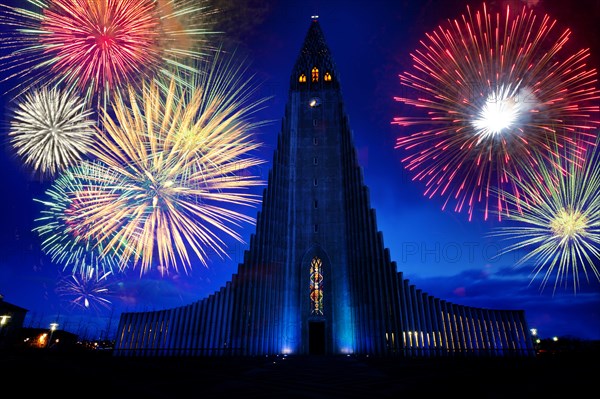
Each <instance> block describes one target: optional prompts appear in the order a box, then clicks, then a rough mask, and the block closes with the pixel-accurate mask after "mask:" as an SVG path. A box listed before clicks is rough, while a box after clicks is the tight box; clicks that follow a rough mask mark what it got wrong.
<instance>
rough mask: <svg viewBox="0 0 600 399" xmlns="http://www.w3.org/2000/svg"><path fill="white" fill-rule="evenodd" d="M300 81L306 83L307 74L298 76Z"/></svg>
mask: <svg viewBox="0 0 600 399" xmlns="http://www.w3.org/2000/svg"><path fill="white" fill-rule="evenodd" d="M298 82H300V83H306V75H305V74H301V75H300V77H298Z"/></svg>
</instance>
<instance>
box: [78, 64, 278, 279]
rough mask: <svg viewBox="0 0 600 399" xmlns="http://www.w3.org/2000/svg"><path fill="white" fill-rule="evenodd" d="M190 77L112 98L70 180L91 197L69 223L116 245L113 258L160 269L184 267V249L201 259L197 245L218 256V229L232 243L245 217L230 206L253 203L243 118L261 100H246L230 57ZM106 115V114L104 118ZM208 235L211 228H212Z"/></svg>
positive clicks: (245, 85)
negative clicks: (86, 157)
mask: <svg viewBox="0 0 600 399" xmlns="http://www.w3.org/2000/svg"><path fill="white" fill-rule="evenodd" d="M199 70H200V71H201V73H200V74H197V75H186V76H187V84H186V85H182V84H181V81H182V79H184V78H183V77H182V78H171V79H170V80H168V81H166V82H165V83H164V84H159V83H158V82H156V81H151V82H149V83H147V84H145V85H144V86H143V87H142V91H141V93H142V94H141V95H140V94H138V93H137V92H135V91H134V90H133V88H130V91H129V97H128V98H127V99H125V98H123V97H121V96H119V97H118V98H117V99H116V100H115V101H114V102H113V104H112V110H111V114H109V113H108V112H106V113H105V114H104V116H103V121H102V123H103V126H104V131H103V132H100V131H99V132H98V141H99V145H98V146H96V147H95V148H94V150H93V154H94V155H95V156H96V159H97V161H98V162H97V163H88V164H87V167H86V169H85V170H82V171H83V172H84V174H83V175H82V176H79V177H80V178H82V179H84V180H86V181H89V182H90V186H91V187H93V188H94V195H93V196H88V197H86V199H85V200H83V201H82V204H81V206H80V207H79V208H78V212H77V213H76V214H73V215H71V217H70V220H72V221H73V223H74V224H76V225H77V226H79V228H81V229H82V230H83V231H85V234H86V237H90V238H92V239H93V240H94V241H96V242H100V243H103V245H104V250H103V252H107V251H110V250H112V249H113V248H114V247H115V246H119V245H121V243H125V249H124V251H123V253H122V254H121V255H120V258H121V259H122V261H123V262H130V264H131V265H132V266H133V267H136V266H140V274H143V273H145V272H146V271H148V270H149V269H150V268H152V267H157V268H160V270H161V272H166V271H168V270H169V269H171V268H174V269H175V270H176V271H178V266H179V265H182V266H183V267H184V269H185V271H186V272H187V270H188V268H189V267H190V266H191V261H190V257H189V255H188V252H191V251H193V252H194V253H195V254H196V255H197V257H198V259H200V261H201V262H202V263H203V264H204V265H206V262H207V258H208V253H207V249H209V250H211V252H213V251H214V253H216V254H219V255H222V254H224V249H223V247H224V244H223V241H222V240H221V239H220V238H219V234H218V233H225V234H227V235H228V236H231V237H234V238H235V239H237V240H239V241H242V239H241V237H240V235H239V234H238V233H237V232H236V230H235V228H236V227H238V226H239V225H240V223H242V222H247V223H253V219H252V218H250V217H248V216H246V215H244V214H243V213H242V212H241V211H238V210H236V209H233V208H235V207H237V206H242V207H247V206H251V205H253V204H256V203H258V202H259V198H258V196H257V195H255V194H252V193H249V192H248V190H249V189H250V188H252V187H253V186H257V185H261V184H263V182H262V181H260V180H259V179H258V177H257V176H254V175H253V174H252V168H254V167H255V166H257V165H259V164H262V163H263V162H264V161H262V160H259V159H257V158H255V157H252V156H250V155H249V154H250V153H251V152H252V151H253V150H255V149H257V148H258V147H259V146H260V144H259V143H257V142H255V141H254V140H253V139H252V136H251V133H252V131H253V130H254V129H256V128H257V127H258V126H260V125H261V124H263V123H264V122H254V121H252V120H251V116H252V114H253V113H254V112H255V111H257V110H258V109H259V107H260V105H261V104H262V103H263V102H264V101H265V100H266V99H259V100H257V101H252V100H251V96H252V95H253V94H254V92H255V90H256V87H254V86H252V85H251V84H250V82H251V80H250V79H246V77H245V76H244V69H243V68H241V67H240V65H239V64H235V63H233V62H232V61H231V59H230V60H229V61H227V60H225V61H221V60H220V58H219V57H215V59H214V61H210V62H208V61H206V62H204V63H203V64H202V65H201V66H200V68H199ZM113 113H114V117H113V116H111V115H112V114H113ZM215 231H216V232H215Z"/></svg>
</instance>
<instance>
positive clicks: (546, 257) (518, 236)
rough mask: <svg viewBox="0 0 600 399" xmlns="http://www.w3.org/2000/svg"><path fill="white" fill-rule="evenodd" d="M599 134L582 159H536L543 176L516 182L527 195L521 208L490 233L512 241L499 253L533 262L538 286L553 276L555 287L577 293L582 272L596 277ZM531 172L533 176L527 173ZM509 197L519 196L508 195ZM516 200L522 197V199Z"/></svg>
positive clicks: (599, 218) (599, 244)
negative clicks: (518, 253)
mask: <svg viewBox="0 0 600 399" xmlns="http://www.w3.org/2000/svg"><path fill="white" fill-rule="evenodd" d="M598 145H600V139H599V140H598V143H597V146H596V147H592V148H591V149H590V150H589V151H588V152H587V153H584V154H582V159H578V160H573V161H569V160H565V158H564V157H561V156H556V157H555V158H554V162H553V163H549V162H542V160H540V168H539V169H540V172H541V176H542V179H540V180H533V179H527V180H523V181H518V182H517V184H518V185H519V188H520V191H521V192H522V193H523V195H524V197H525V198H527V203H524V204H523V207H522V212H520V213H514V214H511V215H510V216H509V217H508V218H507V219H506V220H505V221H504V222H505V223H507V224H508V226H501V227H499V228H497V229H495V230H494V232H493V234H492V236H493V237H497V238H504V239H505V240H508V241H509V242H510V243H511V244H510V245H508V246H507V247H506V248H505V249H503V250H502V251H501V252H500V253H499V256H501V255H504V254H507V253H511V252H513V251H526V254H525V255H524V256H523V257H522V258H521V259H519V261H518V262H517V263H516V266H524V265H526V264H532V265H533V278H532V282H533V281H534V280H535V279H536V278H538V277H541V288H542V289H544V287H545V286H546V285H547V283H548V281H549V280H550V278H552V277H554V278H555V283H554V291H556V289H557V288H558V287H560V286H563V287H565V288H568V287H570V288H572V289H573V291H574V292H577V291H578V290H579V288H580V281H581V278H582V276H583V278H584V279H585V280H587V281H588V282H590V277H595V279H596V280H598V282H600V269H599V267H598V265H600V148H598ZM530 177H532V176H530ZM507 199H508V201H510V202H512V203H514V202H516V201H518V200H519V199H517V198H516V197H515V196H514V195H507ZM521 202H523V201H522V200H521Z"/></svg>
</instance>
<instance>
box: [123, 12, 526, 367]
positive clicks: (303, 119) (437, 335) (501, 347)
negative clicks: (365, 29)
mask: <svg viewBox="0 0 600 399" xmlns="http://www.w3.org/2000/svg"><path fill="white" fill-rule="evenodd" d="M406 227H407V228H410V226H406ZM113 353H114V354H115V355H116V356H169V355H184V356H199V355H209V356H218V355H226V354H239V355H248V356H256V355H270V354H282V353H284V354H285V353H289V354H349V353H354V354H361V355H368V354H371V355H378V356H387V355H391V356H392V355H404V356H444V355H456V354H460V355H465V354H477V355H482V354H483V355H486V356H487V355H490V356H504V355H526V356H530V355H534V347H533V342H532V339H531V336H530V332H529V328H528V326H527V323H526V320H525V315H524V312H523V311H521V310H496V309H484V308H476V307H469V306H461V305H458V304H454V303H450V302H447V301H445V300H442V299H438V298H435V297H433V296H431V295H429V294H427V293H425V292H423V291H422V290H421V289H418V288H416V287H415V286H414V285H411V284H410V283H409V281H408V280H407V279H405V278H403V275H402V272H398V270H397V267H396V263H395V262H393V261H392V260H391V259H390V253H389V250H388V249H387V248H385V247H384V243H383V236H382V233H381V232H380V231H378V230H377V223H376V216H375V210H374V209H372V208H371V207H370V200H369V191H368V188H367V187H366V186H365V184H364V180H363V174H362V169H361V167H360V165H359V164H358V157H357V153H356V149H355V147H354V144H353V137H352V131H351V129H350V126H349V121H348V117H347V116H346V114H345V111H344V103H343V100H342V92H341V89H340V80H339V75H338V73H337V69H336V66H335V64H334V61H333V58H332V57H331V52H330V50H329V48H328V46H327V44H326V42H325V38H324V35H323V32H322V30H321V27H320V25H319V22H318V20H317V19H314V20H313V21H312V22H311V24H310V28H309V30H308V33H307V35H306V38H305V40H304V45H303V46H302V49H301V51H300V54H299V56H298V59H297V61H296V64H295V66H294V68H293V70H292V75H291V82H290V91H289V99H288V103H287V107H286V111H285V116H284V117H283V120H282V125H281V132H280V135H279V138H278V142H277V148H276V150H275V153H274V156H273V162H272V169H271V170H270V173H269V177H268V187H267V188H266V189H265V190H264V192H263V202H262V211H261V212H259V213H258V215H257V224H256V232H255V234H253V235H252V237H251V239H250V243H249V249H248V250H247V251H246V252H245V256H244V261H243V263H242V264H240V265H239V266H238V271H237V273H236V274H234V275H233V277H232V279H231V280H230V281H228V282H227V283H226V284H225V285H224V286H223V287H222V288H221V289H220V290H218V291H217V292H215V293H213V294H211V295H210V296H208V297H206V298H204V299H202V300H200V301H197V302H195V303H192V304H190V305H187V306H182V307H177V308H173V309H165V310H159V311H150V312H129V313H123V314H122V315H121V318H120V322H119V327H118V330H117V337H116V343H115V350H114V352H113Z"/></svg>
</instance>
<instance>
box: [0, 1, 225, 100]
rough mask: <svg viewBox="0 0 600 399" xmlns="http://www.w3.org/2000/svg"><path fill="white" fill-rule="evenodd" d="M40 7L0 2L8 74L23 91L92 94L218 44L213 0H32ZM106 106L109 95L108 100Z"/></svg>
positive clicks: (105, 93)
mask: <svg viewBox="0 0 600 399" xmlns="http://www.w3.org/2000/svg"><path fill="white" fill-rule="evenodd" d="M28 1H29V2H30V3H31V4H32V5H33V6H34V7H37V10H36V11H32V10H29V9H25V8H19V7H10V6H7V5H2V4H0V22H1V23H3V24H4V25H5V26H7V27H8V29H7V31H6V32H5V33H3V36H2V37H0V40H1V41H2V43H3V44H4V47H5V48H6V49H7V50H8V52H7V55H5V56H3V57H1V60H2V61H7V62H5V63H3V66H2V70H3V71H5V72H9V73H10V75H9V76H8V77H7V78H5V80H6V79H8V78H13V77H20V78H22V79H21V80H20V83H18V84H17V85H15V87H14V88H13V90H17V91H19V94H20V93H22V92H24V91H27V90H29V89H31V88H32V87H35V86H38V85H46V84H48V83H54V84H56V83H66V84H68V85H70V86H76V87H77V88H79V89H80V90H81V91H83V92H84V93H85V95H86V98H87V99H90V98H92V97H97V98H98V99H99V100H100V99H104V100H105V101H106V100H107V97H108V96H109V93H110V92H111V91H113V90H116V89H120V88H122V87H124V86H125V85H127V84H135V83H138V82H139V81H140V80H142V79H151V78H154V77H155V76H156V75H157V74H159V73H161V72H163V71H164V72H165V73H168V70H169V68H168V67H169V66H173V65H178V66H181V65H186V64H187V62H188V61H191V60H194V59H201V58H203V57H205V55H206V54H207V50H214V49H215V48H214V47H213V46H211V45H210V43H209V40H208V37H209V35H210V34H213V33H214V32H212V30H211V27H212V26H213V25H214V24H215V22H216V21H215V19H214V18H212V16H213V14H215V11H214V10H212V9H211V7H209V6H208V5H207V4H208V0H28ZM105 105H106V102H105Z"/></svg>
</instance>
